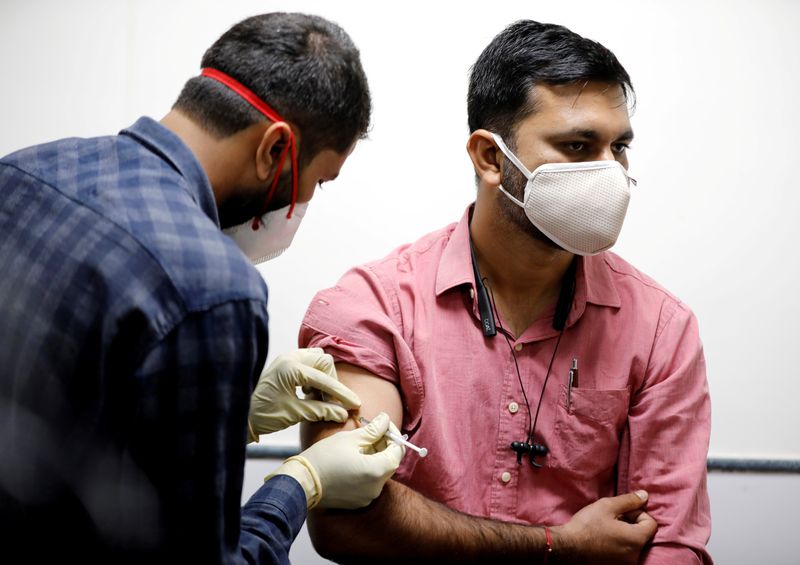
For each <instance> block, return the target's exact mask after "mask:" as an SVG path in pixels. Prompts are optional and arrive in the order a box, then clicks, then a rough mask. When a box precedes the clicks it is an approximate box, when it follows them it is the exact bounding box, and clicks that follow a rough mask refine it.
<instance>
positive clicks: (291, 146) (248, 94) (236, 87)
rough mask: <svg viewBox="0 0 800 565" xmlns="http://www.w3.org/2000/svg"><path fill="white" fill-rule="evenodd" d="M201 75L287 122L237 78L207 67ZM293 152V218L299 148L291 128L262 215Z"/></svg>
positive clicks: (272, 116) (271, 115)
mask: <svg viewBox="0 0 800 565" xmlns="http://www.w3.org/2000/svg"><path fill="white" fill-rule="evenodd" d="M200 74H201V75H202V76H204V77H208V78H210V79H214V80H216V81H217V82H219V83H222V84H224V85H225V86H227V87H228V88H230V89H231V90H233V91H234V92H235V93H236V94H238V95H239V96H241V97H242V98H244V99H245V100H246V101H247V102H248V103H249V104H250V105H251V106H252V107H253V108H255V109H256V110H258V111H259V112H261V113H262V114H264V115H265V116H266V117H267V118H269V119H270V120H272V121H273V122H284V123H286V120H284V119H283V118H281V116H280V114H278V112H276V111H275V110H273V109H272V108H270V106H269V105H268V104H267V103H266V102H264V101H263V100H262V99H261V98H259V97H258V95H257V94H256V93H255V92H253V91H252V90H250V89H249V88H247V87H246V86H245V85H243V84H242V83H241V82H239V81H238V80H236V79H235V78H233V77H231V76H229V75H226V74H225V73H223V72H222V71H218V70H217V69H212V68H210V67H206V68H204V69H201V70H200ZM289 151H291V154H292V203H291V206H289V213H288V214H286V217H287V218H291V217H292V212H294V206H295V204H296V203H297V148H296V145H295V139H294V133H293V132H292V130H291V128H289V143H288V145H287V146H286V147H284V148H283V149H282V150H281V153H280V157H279V158H278V170H277V171H276V172H275V179H274V180H273V181H272V186H271V187H270V189H269V193H267V199H266V201H265V202H264V208H263V210H262V214H264V213H266V211H267V206H268V205H269V203H270V201H271V200H272V197H273V195H274V194H275V189H276V188H277V186H278V178H279V177H280V175H281V171H283V164H284V162H285V161H286V156H287V154H288V153H289ZM257 222H260V219H259V218H256V219H255V220H254V226H253V227H254V228H255V223H257Z"/></svg>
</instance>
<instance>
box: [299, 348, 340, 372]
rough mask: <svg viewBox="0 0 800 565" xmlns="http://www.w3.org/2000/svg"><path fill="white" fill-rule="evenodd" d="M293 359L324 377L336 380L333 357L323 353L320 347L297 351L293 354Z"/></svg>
mask: <svg viewBox="0 0 800 565" xmlns="http://www.w3.org/2000/svg"><path fill="white" fill-rule="evenodd" d="M294 358H295V361H296V362H298V363H302V364H303V365H308V366H309V367H314V368H315V369H318V370H320V371H322V372H323V373H325V374H326V375H329V376H331V377H333V378H336V367H335V366H334V363H333V357H331V356H330V355H328V354H327V353H325V351H323V350H322V348H321V347H310V348H308V349H298V350H297V351H296V352H295V355H294Z"/></svg>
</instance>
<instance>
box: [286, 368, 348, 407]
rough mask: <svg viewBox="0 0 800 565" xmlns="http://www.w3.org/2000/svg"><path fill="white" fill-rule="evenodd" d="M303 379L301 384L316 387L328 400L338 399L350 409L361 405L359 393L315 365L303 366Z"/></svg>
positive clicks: (301, 369)
mask: <svg viewBox="0 0 800 565" xmlns="http://www.w3.org/2000/svg"><path fill="white" fill-rule="evenodd" d="M300 371H301V373H302V377H301V379H302V381H303V382H301V383H298V384H300V385H301V386H303V387H309V386H311V387H314V388H316V389H318V390H319V391H321V392H322V393H324V394H325V395H326V397H325V398H326V399H327V400H331V399H334V400H337V401H339V402H341V403H342V406H344V407H345V408H347V409H348V410H355V409H356V408H358V407H359V406H361V399H360V398H359V397H358V395H357V394H356V393H355V392H353V391H352V390H350V389H349V388H347V387H346V386H344V385H343V384H342V383H340V382H339V381H337V380H336V379H335V378H333V377H331V376H329V375H326V374H325V373H323V372H322V371H319V370H317V369H314V368H313V367H308V366H305V367H301V368H300Z"/></svg>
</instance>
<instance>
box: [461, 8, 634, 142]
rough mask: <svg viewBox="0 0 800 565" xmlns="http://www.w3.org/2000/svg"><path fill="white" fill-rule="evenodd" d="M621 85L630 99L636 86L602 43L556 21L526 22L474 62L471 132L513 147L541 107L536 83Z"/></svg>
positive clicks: (510, 28) (498, 38)
mask: <svg viewBox="0 0 800 565" xmlns="http://www.w3.org/2000/svg"><path fill="white" fill-rule="evenodd" d="M590 80H591V81H601V82H609V83H616V84H619V85H620V86H621V87H622V91H623V94H624V96H625V100H626V102H632V101H633V96H634V93H633V85H632V84H631V78H630V76H628V72H627V71H626V70H625V68H624V67H623V66H622V65H621V64H620V62H619V61H618V60H617V58H616V56H615V55H614V54H613V53H612V52H611V51H609V50H608V49H607V48H605V47H603V46H602V45H600V44H599V43H597V42H596V41H592V40H591V39H586V38H585V37H581V36H580V35H578V34H577V33H574V32H572V31H570V30H569V29H567V28H565V27H563V26H560V25H555V24H542V23H539V22H535V21H532V20H520V21H518V22H515V23H513V24H511V25H510V26H508V27H507V28H505V29H504V30H503V31H502V32H500V33H499V34H498V35H497V36H496V37H495V38H494V39H493V40H492V42H491V43H489V45H488V46H487V47H486V49H484V50H483V52H482V53H481V54H480V56H479V57H478V60H477V61H476V62H475V64H474V65H473V66H472V70H471V72H470V79H469V90H468V93H467V114H468V121H469V131H470V132H473V131H475V130H476V129H482V128H483V129H488V130H490V131H493V132H495V133H497V134H498V135H500V136H501V137H502V138H503V139H504V140H506V143H507V144H508V145H509V147H511V148H512V150H513V145H514V137H515V136H514V134H515V129H516V125H517V124H518V123H519V122H520V121H521V120H523V119H525V118H526V117H527V116H529V115H531V114H532V113H533V112H535V111H536V100H535V99H534V98H533V90H532V89H533V87H534V86H535V85H536V84H551V85H561V84H579V83H582V82H585V81H590Z"/></svg>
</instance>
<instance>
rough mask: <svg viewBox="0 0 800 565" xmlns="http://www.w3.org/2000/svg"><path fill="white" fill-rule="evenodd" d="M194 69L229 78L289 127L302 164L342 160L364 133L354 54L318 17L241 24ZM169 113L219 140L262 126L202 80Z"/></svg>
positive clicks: (365, 106) (243, 106) (365, 95)
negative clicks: (323, 157)
mask: <svg viewBox="0 0 800 565" xmlns="http://www.w3.org/2000/svg"><path fill="white" fill-rule="evenodd" d="M201 66H202V67H212V68H214V69H217V70H219V71H222V72H223V73H225V74H227V75H230V76H232V77H233V78H235V79H236V80H237V81H239V82H241V83H242V84H244V85H245V86H246V87H247V88H249V89H250V90H252V91H253V92H255V93H256V94H257V95H258V96H259V97H260V98H261V99H262V100H264V101H265V102H266V103H267V104H269V105H270V106H271V107H272V108H273V109H274V110H275V111H276V112H278V114H280V116H281V117H282V118H283V119H285V120H287V121H290V122H292V123H293V124H295V125H296V126H297V127H298V128H299V130H300V134H301V141H300V161H301V162H307V161H308V160H310V159H311V158H312V157H313V156H314V155H316V154H317V153H318V152H319V151H320V150H322V149H333V150H335V151H337V152H339V153H341V152H343V151H344V150H346V149H347V148H348V147H349V146H350V145H352V144H353V142H355V141H356V140H357V139H360V138H363V137H364V136H365V135H366V133H367V130H368V129H369V121H370V112H371V100H370V93H369V86H368V84H367V77H366V75H365V74H364V69H363V68H362V66H361V59H360V55H359V52H358V49H357V48H356V46H355V45H354V44H353V41H352V40H351V39H350V36H349V35H347V33H346V32H345V31H344V30H343V29H342V28H340V27H339V26H338V25H336V24H334V23H332V22H330V21H328V20H326V19H324V18H321V17H319V16H313V15H307V14H294V13H281V12H274V13H270V14H263V15H259V16H253V17H251V18H247V19H246V20H243V21H241V22H239V23H238V24H236V25H235V26H233V27H232V28H231V29H229V30H228V31H227V32H225V33H224V34H223V35H222V36H221V37H220V38H219V39H218V40H217V41H216V42H215V43H214V44H213V45H212V46H211V47H210V48H209V49H208V51H206V52H205V54H204V55H203V59H202V62H201ZM174 108H175V109H177V110H180V111H182V112H184V113H185V114H187V115H188V116H190V117H191V118H192V119H194V120H195V121H197V122H198V123H199V124H200V125H201V127H203V128H204V129H206V130H207V131H208V132H209V133H211V134H212V135H215V136H217V137H220V138H222V137H227V136H229V135H233V134H234V133H236V132H238V131H241V130H242V129H245V128H246V127H248V126H251V125H253V124H255V123H257V122H259V121H261V120H263V119H265V118H264V116H263V115H262V114H261V113H260V112H258V111H257V110H255V109H254V108H253V107H252V106H250V104H249V103H247V102H246V101H245V100H244V99H242V98H241V97H240V96H239V95H237V94H236V93H234V92H233V91H231V90H229V89H228V88H227V87H226V86H224V85H222V84H220V83H219V82H217V81H216V80H213V79H211V78H207V77H194V78H192V79H190V80H189V81H188V82H187V83H186V85H185V86H184V87H183V91H182V92H181V94H180V96H179V97H178V100H177V101H176V102H175V105H174Z"/></svg>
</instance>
